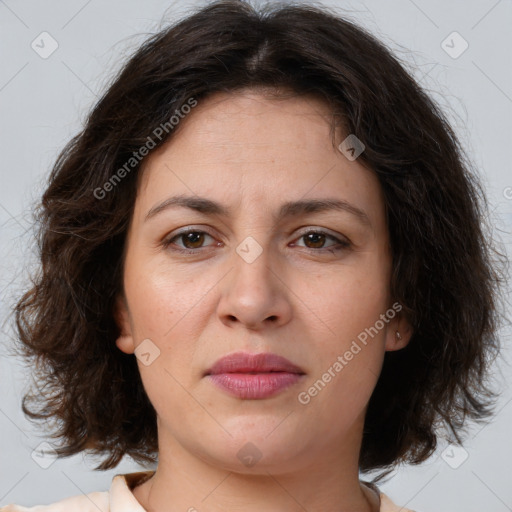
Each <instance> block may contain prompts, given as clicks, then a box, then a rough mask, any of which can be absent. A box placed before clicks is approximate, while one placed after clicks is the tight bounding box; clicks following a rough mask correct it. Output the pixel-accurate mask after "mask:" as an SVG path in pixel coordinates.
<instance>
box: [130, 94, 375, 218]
mask: <svg viewBox="0 0 512 512" xmlns="http://www.w3.org/2000/svg"><path fill="white" fill-rule="evenodd" d="M331 122H332V114H331V112H330V109H329V108H328V105H327V104H326V103H325V102H323V101H322V100H320V99H318V98H316V97H312V96H297V95H287V96H280V97H275V96H268V95H267V94H264V93H262V92H259V91H254V90H249V91H241V92H237V93H216V94H214V95H212V96H210V97H208V98H206V99H204V100H201V101H200V102H199V103H198V105H197V106H196V107H195V108H194V109H193V110H192V111H191V112H190V113H189V114H188V115H187V116H185V117H184V118H183V119H182V120H181V121H180V125H179V127H178V128H179V129H178V130H177V131H176V133H175V134H173V137H172V138H171V139H170V140H169V141H168V142H167V143H166V144H164V145H162V146H161V147H159V148H158V149H157V150H155V151H154V152H153V153H151V154H150V156H149V157H148V158H147V159H146V161H145V162H144V165H143V174H142V177H141V182H140V193H139V197H138V200H139V203H143V204H142V205H140V206H141V207H144V208H145V209H146V210H147V209H148V208H150V207H151V206H152V204H150V203H154V202H155V201H158V200H162V199H165V196H166V195H169V194H170V193H171V192H173V193H186V194H187V195H194V194H197V195H198V196H203V197H204V196H214V197H215V199H216V200H217V201H218V202H222V203H224V204H229V203H238V202H240V201H242V197H243V198H244V200H247V201H253V202H259V204H260V206H262V205H263V204H265V203H267V205H268V206H270V203H271V202H276V201H281V202H283V201H284V199H289V200H298V199H300V198H306V197H307V196H312V197H313V196H322V197H327V196H331V197H333V196H337V197H341V198H347V197H351V198H352V199H353V200H357V201H359V202H360V204H361V206H366V208H369V209H371V210H374V212H373V213H374V214H375V215H379V214H380V215H382V213H383V212H382V206H383V200H382V199H383V198H382V194H381V190H380V185H379V183H378V180H377V178H376V176H375V175H374V173H373V172H372V171H370V170H369V169H367V168H365V167H364V166H363V165H361V164H360V163H358V162H357V161H349V160H348V159H347V158H346V157H345V156H344V155H343V154H342V153H341V152H340V151H339V150H338V149H337V147H336V145H333V139H332V131H331ZM335 135H336V139H337V143H339V142H341V141H342V140H343V138H344V136H345V135H344V134H343V133H342V132H341V131H338V132H335ZM212 198H213V197H212ZM274 206H276V207H277V203H276V204H275V205H274ZM379 208H380V211H379ZM273 209H274V208H273Z"/></svg>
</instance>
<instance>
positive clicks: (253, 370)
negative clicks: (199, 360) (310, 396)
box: [204, 352, 306, 400]
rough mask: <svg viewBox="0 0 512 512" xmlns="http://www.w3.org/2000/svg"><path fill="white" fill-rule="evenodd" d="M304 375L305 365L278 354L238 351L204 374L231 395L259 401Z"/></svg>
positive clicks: (219, 361)
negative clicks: (296, 363)
mask: <svg viewBox="0 0 512 512" xmlns="http://www.w3.org/2000/svg"><path fill="white" fill-rule="evenodd" d="M304 375H306V374H305V372H304V371H303V370H302V368H300V367H299V366H297V365H295V364H293V363H292V362H291V361H289V360H288V359H286V358H284V357H282V356H279V355H277V354H271V353H261V354H254V355H253V354H248V353H246V352H237V353H234V354H230V355H228V356H225V357H223V358H221V359H219V360H218V361H217V362H216V363H215V364H214V365H213V366H212V367H211V368H209V369H208V370H207V371H206V372H205V374H204V377H207V378H208V379H209V380H211V381H212V382H213V383H214V384H215V385H216V386H218V387H219V388H221V389H222V390H223V391H225V392H227V393H228V394H230V395H232V396H235V397H237V398H242V399H245V400H257V399H263V398H269V397H271V396H274V395H276V394H278V393H280V392H281V391H284V390H285V389H286V388H289V387H290V386H292V385H294V384H297V383H298V382H299V381H300V380H302V378H303V377H304Z"/></svg>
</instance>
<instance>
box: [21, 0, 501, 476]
mask: <svg viewBox="0 0 512 512" xmlns="http://www.w3.org/2000/svg"><path fill="white" fill-rule="evenodd" d="M251 87H266V88H268V89H273V90H275V91H284V90H288V91H290V90H291V91H293V92H294V93H295V94H310V95H314V96H316V97H320V98H323V99H324V100H325V101H326V102H327V104H328V105H329V107H330V108H331V110H332V112H333V114H334V115H335V116H336V118H337V119H340V120H341V122H342V123H343V126H344V127H345V129H346V132H347V134H348V133H351V134H355V135H356V136H357V137H358V138H359V139H360V140H361V141H362V142H363V143H364V145H365V146H366V149H365V151H364V152H363V154H362V155H361V156H360V157H359V160H358V161H359V162H361V163H363V164H364V165H365V166H367V167H368V168H369V169H371V170H373V171H374V172H375V173H376V175H377V177H378V179H379V181H380V184H381V186H382V190H383V192H384V196H385V202H386V208H387V215H388V219H387V221H388V226H389V234H390V241H391V245H392V250H393V260H392V269H393V272H392V280H391V283H390V286H391V293H392V297H393V299H394V300H395V301H398V302H400V304H402V306H403V310H402V312H401V314H403V315H405V316H406V318H407V319H408V320H409V321H410V323H411V325H412V326H413V329H414V334H413V336H412V338H411V341H410V342H409V344H408V346H407V347H406V348H404V349H402V350H399V351H396V352H387V353H386V354H385V360H384V366H383V370H382V374H381V375H380V378H379V381H378V383H377V386H376V388H375V390H374V393H373V395H372V397H371V400H370V404H369V408H368V412H367V416H366V422H365V426H364V434H363V443H362V448H361V456H360V468H361V470H363V471H367V470H371V469H377V468H381V469H385V468H390V467H392V466H393V465H394V464H396V463H398V462H411V463H419V462H421V461H423V460H425V459H426V458H427V457H428V456H429V455H430V454H431V453H432V452H433V450H434V449H435V447H436V442H437V437H438V436H439V433H438V428H439V427H441V426H445V427H446V426H448V427H449V429H447V431H448V432H451V434H452V435H453V436H454V438H455V440H456V441H457V442H461V438H460V432H461V431H462V429H463V427H464V426H465V424H466V422H465V420H466V418H467V417H470V418H473V419H476V420H483V419H485V418H487V417H489V416H490V414H491V412H492V404H493V403H494V400H495V397H496V395H495V393H494V392H493V391H492V390H491V389H490V387H489V385H488V383H486V380H487V378H488V373H489V372H488V370H489V367H490V364H491V362H492V361H493V360H494V358H495V356H496V355H497V354H498V352H499V342H498V337H497V328H498V319H499V308H498V298H499V297H500V295H499V293H498V292H499V285H500V284H501V282H502V281H503V279H504V278H503V275H502V274H500V271H499V270H498V260H499V258H498V259H493V258H494V256H496V255H499V253H498V252H497V251H496V250H495V249H494V247H493V245H492V243H491V239H490V236H488V235H486V234H485V232H484V230H483V228H482V225H483V220H485V218H486V200H485V195H484V193H483V191H482V187H481V185H480V184H479V182H478V180H477V178H476V174H475V173H472V172H470V170H471V163H470V162H469V161H468V159H467V157H466V156H465V154H464V152H463V149H462V148H461V146H460V143H459V142H458V140H457V138H456V136H455V134H454V132H453V131H452V129H451V128H450V126H449V123H448V121H447V120H446V118H445V117H444V114H443V113H442V112H441V110H440V108H439V107H438V106H437V105H436V104H435V103H434V102H433V101H432V100H431V99H430V98H429V96H428V95H427V94H425V92H424V91H423V90H422V88H421V87H420V86H419V85H418V84H417V83H416V81H415V80H414V79H413V78H412V76H411V75H410V74H409V72H407V71H406V66H405V65H403V64H401V63H400V62H399V60H398V59H397V58H396V57H394V56H393V55H392V53H391V52H390V51H389V50H388V49H387V48H386V47H385V46H384V45H383V44H382V43H380V42H379V41H377V40H376V39H375V38H374V37H372V36H371V35H370V34H369V33H368V32H367V31H366V30H364V29H362V28H360V27H358V26H357V25H356V24H354V23H353V22H351V21H349V20H348V19H344V18H343V17H340V16H339V15H338V14H337V13H335V12H333V11H330V10H328V9H327V8H318V7H315V6H307V5H304V4H302V5H274V6H272V5H267V6H265V7H262V8H260V9H259V10H257V9H255V8H253V7H251V6H250V5H248V4H246V3H244V2H239V1H221V2H215V3H212V4H210V5H207V6H206V7H203V8H202V9H200V10H198V11H197V12H195V13H194V14H192V15H190V16H188V17H186V18H184V19H183V20H181V21H180V22H178V23H176V24H174V25H173V26H170V27H168V28H166V29H164V30H162V31H160V32H159V33H157V34H155V35H154V36H153V37H151V38H150V39H149V40H147V41H146V42H145V43H144V44H143V45H142V46H141V47H140V49H138V50H137V51H136V53H135V54H134V55H133V56H132V57H131V58H130V59H129V61H128V62H127V63H126V65H125V66H124V67H123V69H122V70H121V71H120V73H119V74H118V75H117V77H116V78H115V79H114V80H113V82H112V83H111V85H110V86H109V88H108V90H107V91H106V93H105V94H104V95H103V97H102V98H101V99H100V100H99V101H98V103H97V104H96V106H95V107H94V108H93V110H92V112H91V113H90V114H89V116H88V118H87V120H86V123H85V127H84V129H83V130H82V131H81V133H79V134H78V135H77V136H75V137H74V138H73V139H72V140H71V141H70V142H69V144H68V145H67V146H66V147H65V148H64V150H63V151H62V153H61V154H60V155H59V157H58V159H57V161H56V163H55V166H54V168H53V170H52V173H51V176H50V178H49V184H48V187H47V189H46V190H45V192H44V195H43V197H42V202H41V205H40V206H39V208H38V209H37V211H36V218H37V220H38V223H39V224H38V226H39V231H38V233H39V236H38V247H39V252H40V258H41V263H42V265H41V271H40V272H39V273H38V275H37V276H36V277H35V280H34V282H33V287H32V289H30V290H29V291H27V292H26V293H25V294H24V296H23V297H22V298H21V299H20V300H19V302H18V304H17V306H16V310H15V313H16V321H17V329H18V334H19V340H20V342H19V347H20V352H21V353H22V355H23V356H24V357H26V358H27V360H29V361H30V362H31V363H33V362H36V363H37V365H36V367H35V375H36V376H37V383H38V385H39V386H40V390H39V392H37V393H27V394H26V395H25V396H24V398H23V405H22V407H23V411H24V412H25V414H27V415H28V416H29V417H30V418H33V419H51V420H56V421H57V423H56V425H55V431H54V433H53V437H54V438H55V439H60V440H62V441H63V444H62V446H60V447H58V448H57V452H58V453H59V455H61V456H69V455H72V454H76V453H78V452H80V451H83V450H90V452H92V453H95V454H97V455H105V456H107V458H106V459H105V460H104V461H103V462H102V463H101V464H100V465H99V466H98V467H97V469H109V468H113V467H115V466H116V465H117V464H118V463H119V462H120V460H121V458H122V457H123V455H125V454H127V455H129V456H131V457H132V458H133V459H134V460H136V461H138V462H141V463H144V462H154V461H156V460H157V451H158V445H157V426H156V413H155V410H154V408H153V407H152V405H151V403H150V401H149V399H148V397H147V395H146V393H145V391H144V389H143V386H142V382H141V379H140V376H139V372H138V368H137V364H136V358H135V357H134V356H133V355H126V354H124V353H122V352H121V351H120V350H119V349H117V347H116V345H115V340H116V338H117V336H118V332H119V331H118V327H117V325H116V323H115V321H114V318H113V307H114V301H115V298H116V296H118V294H120V293H122V272H123V265H122V264H123V248H124V244H125V235H126V232H127V227H128V224H129V221H130V218H131V214H132V210H133V206H134V202H135V194H136V188H137V176H138V174H139V173H138V170H139V169H140V167H141V165H140V163H138V164H137V165H133V166H132V167H133V168H132V167H130V168H127V167H126V163H127V162H128V161H130V158H132V157H133V155H134V153H137V152H138V151H139V150H140V148H141V147H142V146H143V145H145V144H147V143H148V140H149V139H148V137H151V138H152V139H153V141H154V142H155V143H156V144H155V145H156V146H160V145H161V144H163V143H164V142H166V141H168V140H170V138H171V137H172V134H173V133H174V131H173V130H169V131H168V133H167V132H166V133H165V136H163V137H161V139H158V140H157V138H156V137H155V136H154V134H155V129H156V128H157V127H159V126H162V125H164V124H165V123H169V119H170V118H171V116H172V115H173V114H175V112H176V111H178V112H182V111H181V110H180V109H181V108H182V107H183V105H185V104H187V102H190V99H191V98H194V99H195V101H197V102H200V101H201V100H202V99H203V98H206V97H207V96H208V95H210V94H212V93H214V92H218V91H224V92H233V93H234V92H236V91H239V90H241V89H243V88H251ZM191 115H193V113H192V114H191ZM142 161H144V160H142ZM123 166H124V169H125V171H126V172H124V173H121V174H122V176H121V177H122V179H119V180H117V181H115V183H113V182H112V177H113V176H114V175H115V174H116V173H117V176H118V177H119V169H121V168H123ZM109 180H110V181H109ZM107 182H109V183H111V185H112V186H107V187H105V184H106V183H107ZM106 189H108V191H106ZM98 190H101V192H98ZM100 196H101V197H100ZM31 403H32V404H33V405H34V407H36V406H37V407H36V408H35V409H31V408H30V404H31ZM340 407H342V404H340Z"/></svg>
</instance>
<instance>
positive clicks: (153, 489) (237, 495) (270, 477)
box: [133, 429, 379, 512]
mask: <svg viewBox="0 0 512 512" xmlns="http://www.w3.org/2000/svg"><path fill="white" fill-rule="evenodd" d="M352 441H355V440H352ZM159 443H160V444H159V446H160V447H162V446H165V447H166V448H167V449H166V450H162V449H160V452H159V464H158V468H157V470H156V471H155V474H154V475H153V477H152V478H151V479H149V480H148V481H147V482H145V483H143V484H142V485H140V486H138V487H136V488H135V489H134V491H133V494H134V496H135V498H136V499H137V500H138V501H139V503H140V504H141V505H142V507H143V508H144V509H145V510H146V511H148V512H156V511H158V512H178V511H179V512H183V511H188V512H197V511H208V512H220V511H222V512H226V511H238V510H244V512H261V510H262V509H264V510H266V511H269V512H304V511H305V510H322V511H323V512H349V511H350V512H378V510H379V499H378V496H376V495H375V493H374V492H373V491H371V490H370V489H369V488H368V487H366V486H364V484H361V483H360V481H359V472H358V464H357V459H358V455H359V449H357V450H354V446H355V447H356V448H358V446H360V439H359V445H357V444H356V445H353V444H352V445H350V443H348V444H347V443H343V444H344V445H345V446H348V447H350V448H351V449H350V450H349V449H347V450H341V451H340V450H338V451H334V450H332V447H328V446H326V448H325V451H324V453H318V454H317V456H316V457H315V459H314V460H313V461H312V462H310V463H309V464H307V463H303V464H302V465H299V464H295V467H294V469H293V470H290V469H289V468H288V469H284V468H285V466H279V465H277V464H272V465H271V466H269V467H268V468H265V467H264V465H263V464H261V463H260V462H262V461H263V459H262V461H260V462H259V463H258V464H256V465H255V466H254V467H253V468H252V472H251V473H249V472H247V473H239V472H236V471H234V470H230V469H229V467H226V468H225V469H224V468H222V467H219V465H217V464H212V463H209V462H206V461H205V460H203V459H200V458H199V457H197V456H194V455H193V454H191V453H190V452H189V451H187V450H185V449H184V448H183V446H182V445H180V444H179V443H178V442H177V441H176V439H174V438H173V437H172V436H171V435H169V436H166V435H165V431H162V430H161V429H159ZM256 468H259V469H258V470H256Z"/></svg>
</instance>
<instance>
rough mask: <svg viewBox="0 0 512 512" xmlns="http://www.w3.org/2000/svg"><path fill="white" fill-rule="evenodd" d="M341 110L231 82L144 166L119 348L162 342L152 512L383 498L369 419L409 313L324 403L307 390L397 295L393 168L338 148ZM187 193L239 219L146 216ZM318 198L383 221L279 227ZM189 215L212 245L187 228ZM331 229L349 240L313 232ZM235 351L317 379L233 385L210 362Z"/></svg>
mask: <svg viewBox="0 0 512 512" xmlns="http://www.w3.org/2000/svg"><path fill="white" fill-rule="evenodd" d="M328 115H329V110H328V108H327V106H326V105H325V104H324V103H323V102H322V101H321V100H319V99H315V98H311V97H304V96H302V97H289V96H288V97H287V98H280V99H276V98H274V97H269V95H265V94H264V93H263V92H262V91H259V90H246V91H242V92H237V93H236V94H229V95H228V94H225V93H217V94H215V95H212V96H210V97H209V98H207V99H205V100H202V101H201V102H199V104H198V106H197V107H195V108H194V109H193V110H192V112H191V113H190V114H189V115H188V116H187V117H186V118H185V119H184V120H182V121H181V122H180V125H179V129H178V131H177V132H176V133H175V135H174V137H173V138H172V139H171V140H170V141H169V142H168V143H167V144H165V145H164V146H162V147H160V148H158V149H157V150H155V151H154V152H152V153H151V154H150V156H149V157H148V158H147V159H146V161H145V165H144V169H143V173H142V177H141V179H140V183H139V187H138V195H137V199H136V202H135V206H134V212H133V217H132V219H131V224H130V228H129V231H128V238H127V248H126V254H125V267H124V294H123V295H120V296H119V298H118V301H117V308H116V319H117V321H118V324H119V326H120V329H121V335H120V336H119V338H118V339H117V341H116V344H117V347H118V348H119V349H120V350H122V351H123V352H125V353H128V354H133V353H134V352H135V349H136V348H137V346H139V344H141V343H142V341H143V340H145V339H150V340H151V344H152V345H150V346H151V347H157V348H158V350H159V351H160V354H159V355H158V357H156V358H155V359H154V360H152V361H151V363H150V364H149V365H147V366H146V365H145V364H143V363H142V361H141V360H140V359H139V358H137V362H138V366H139V370H140V374H141V377H142V381H143V384H144V387H145V390H146V392H147V394H148V397H149V399H150V400H151V402H152V404H153V406H154V407H155V410H156V412H157V417H158V420H157V421H158V438H159V447H160V449H159V464H158V468H157V470H156V473H155V475H154V476H153V477H152V478H151V479H150V480H148V481H147V482H146V483H144V484H142V485H140V486H138V487H136V488H135V489H134V495H135V497H136V499H137V500H138V501H139V502H140V503H141V505H142V506H143V507H144V508H145V509H146V510H148V511H153V510H155V511H156V510H158V511H159V512H177V511H187V510H188V511H193V510H198V511H209V512H218V511H235V510H236V511H239V510H244V511H245V512H253V511H254V512H256V511H258V512H260V511H261V510H262V509H264V510H266V511H270V512H278V511H279V512H299V511H303V510H304V509H306V510H309V511H317V510H322V511H324V512H340V511H351V512H356V511H357V512H369V511H373V510H378V506H377V502H376V496H375V494H374V493H373V492H371V491H369V490H368V488H367V487H366V486H363V485H362V484H361V483H360V481H359V475H358V458H359V451H360V447H361V439H362V429H363V422H364V416H365V412H366V408H367V404H368V401H369V399H370V396H371V394H372V391H373V389H374V387H375V384H376V382H377V379H378V375H379V374H380V370H381V367H382V362H383V357H384V353H385V351H387V350H399V349H401V348H403V347H404V346H405V345H406V344H407V343H408V341H409V338H410V335H411V329H410V326H409V325H408V324H407V323H406V321H405V319H404V318H401V317H400V316H399V315H397V316H395V317H394V318H393V319H392V320H389V321H388V323H386V324H385V326H384V328H382V329H381V330H379V332H378V334H377V335H375V336H374V337H373V339H372V338H369V342H368V344H367V345H366V346H363V345H362V347H363V348H362V350H361V351H360V352H359V353H358V354H357V355H355V356H354V357H353V359H352V360H351V361H349V362H348V364H347V365H346V366H344V368H343V370H342V371H340V372H339V373H337V374H336V376H335V377H333V378H332V379H331V381H330V382H329V383H328V384H327V385H326V386H325V387H324V388H323V389H322V390H321V391H320V392H319V393H318V394H317V395H316V396H315V397H314V398H312V399H311V401H310V402H309V403H308V404H306V405H304V404H301V403H299V401H298V394H299V393H300V392H302V391H304V390H306V391H307V390H308V388H310V387H311V386H312V385H313V383H314V382H315V381H317V380H318V379H319V378H321V376H322V374H324V373H325V372H326V371H327V370H328V369H329V368H330V367H332V366H333V363H334V362H335V361H336V360H337V357H338V356H339V355H343V354H344V353H345V352H346V351H347V350H348V349H349V348H350V346H351V343H352V341H353V340H355V339H356V337H357V335H358V334H359V333H361V332H362V331H364V329H365V328H368V327H370V326H373V325H374V324H375V322H376V321H377V320H378V319H379V318H380V315H382V314H384V313H385V312H386V311H387V310H389V309H390V308H391V305H392V303H393V301H392V298H391V297H390V295H389V284H390V272H391V252H390V247H389V238H388V229H387V226H386V217H385V207H384V198H383V195H382V191H381V188H380V185H379V182H378V179H377V178H376V176H375V175H374V174H373V172H371V171H370V170H368V169H367V168H365V167H363V166H362V164H360V163H359V162H358V160H355V161H349V160H348V159H347V158H346V157H345V156H344V154H342V153H341V152H340V151H339V150H338V149H337V148H336V147H333V145H332V139H331V136H330V132H329V117H328ZM336 136H337V143H339V142H341V141H342V140H343V139H344V138H345V136H346V135H343V134H341V133H338V134H337V135H336ZM177 194H185V195H189V196H193V195H197V196H201V197H206V198H208V199H211V200H214V201H216V202H219V203H221V204H222V205H225V206H226V207H228V208H230V209H231V210H232V212H231V215H229V216H219V215H208V214H204V213H199V212H197V211H194V210H192V209H189V208H185V207H174V208H168V209H166V210H162V211H161V212H160V213H158V214H156V215H154V216H153V217H152V218H150V219H148V220H145V216H146V215H147V213H148V211H149V210H150V209H151V208H153V207H154V206H155V205H157V204H159V203H161V202H162V201H164V200H165V199H167V198H168V197H170V196H172V195H177ZM313 198H317V199H318V198H330V199H343V200H345V201H347V202H349V203H350V204H352V205H354V206H356V207H357V208H359V209H361V210H363V211H364V212H365V213H366V215H367V217H368V219H369V224H366V223H364V222H361V221H360V220H359V219H358V217H356V216H355V215H353V214H351V213H349V212H346V211H336V210H330V211H323V212H316V213H306V214H301V215H294V216H291V217H288V218H284V219H281V220H280V221H279V222H277V223H276V222H275V221H274V219H273V215H274V214H275V213H276V212H277V211H278V209H279V207H280V206H281V205H282V204H283V203H284V202H287V201H296V200H304V199H313ZM188 226H193V227H194V229H195V230H196V231H199V232H200V233H199V237H198V238H199V241H197V238H196V239H195V240H193V241H192V242H191V241H190V239H187V238H186V237H183V236H182V237H177V238H176V233H177V232H178V231H179V230H180V229H183V228H185V227H188ZM318 230H321V231H325V232H327V235H332V236H334V237H336V238H337V239H338V240H339V241H340V242H343V241H348V242H349V244H350V245H349V246H348V247H343V246H341V245H340V242H338V241H337V240H335V239H331V238H330V237H329V236H326V237H325V238H322V237H321V236H320V237H319V238H317V239H312V240H311V239H310V238H308V237H307V236H304V235H305V234H306V233H308V232H309V231H318ZM201 232H203V233H207V234H205V235H204V237H203V238H201V237H200V234H201ZM197 236H198V235H196V237H197ZM247 237H253V238H254V239H255V240H256V241H257V243H258V244H259V246H260V247H261V250H262V253H261V254H260V255H259V257H257V258H256V259H255V260H254V261H253V262H252V263H248V262H247V261H245V260H244V259H243V258H242V257H240V256H239V254H238V253H237V252H236V248H237V247H238V246H239V245H240V244H241V243H242V242H243V241H244V240H245V239H246V238H247ZM169 239H173V241H172V243H171V244H170V245H168V246H165V244H163V242H165V240H169ZM173 248H174V249H175V250H174V251H173V250H172V249H173ZM180 248H181V249H188V250H190V251H195V253H194V254H183V253H180V252H178V250H179V249H180ZM334 249H337V250H334ZM397 330H398V331H399V332H400V334H401V339H400V340H398V339H397V337H396V335H395V332H396V331H397ZM146 343H147V342H146ZM151 350H152V351H153V353H154V351H155V349H154V348H152V349H151ZM236 351H246V352H250V353H259V352H273V353H276V354H279V355H282V356H284V357H286V358H288V359H289V360H290V361H292V362H293V363H294V364H296V365H298V366H300V367H301V368H302V369H303V371H304V372H305V373H306V375H305V376H304V377H303V378H302V382H300V383H299V384H298V385H294V386H292V387H290V388H288V389H286V390H284V391H282V392H281V393H279V394H278V395H275V396H273V397H271V398H267V399H263V400H242V399H240V398H236V397H233V396H231V395H228V394H227V393H225V392H224V391H222V390H220V389H219V388H217V387H216V386H214V385H213V384H212V383H211V382H209V381H208V379H206V378H204V377H203V374H204V372H205V371H206V370H207V369H208V368H209V367H210V366H211V365H212V364H213V363H214V362H215V361H217V360H218V359H219V358H220V357H222V356H224V355H226V354H228V353H232V352H236ZM152 357H153V356H151V358H152ZM248 442H250V443H252V444H253V445H255V446H256V447H257V450H258V452H259V454H261V458H260V460H258V461H257V463H256V464H254V465H253V466H251V467H248V466H246V465H244V464H243V463H242V462H241V460H240V459H239V458H238V457H237V453H238V451H239V450H240V449H241V448H242V447H243V446H244V445H246V443H248Z"/></svg>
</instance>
